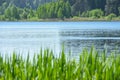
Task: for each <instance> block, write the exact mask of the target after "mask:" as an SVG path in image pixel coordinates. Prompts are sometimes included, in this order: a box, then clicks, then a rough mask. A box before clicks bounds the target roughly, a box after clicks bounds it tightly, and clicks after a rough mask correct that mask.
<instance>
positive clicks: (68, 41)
mask: <svg viewBox="0 0 120 80" xmlns="http://www.w3.org/2000/svg"><path fill="white" fill-rule="evenodd" d="M0 24H1V26H0V52H1V53H2V55H3V56H4V54H7V55H11V52H13V51H16V52H18V53H21V54H22V55H23V57H26V56H27V53H28V51H29V54H30V55H31V57H32V56H33V55H34V54H33V53H38V52H39V51H40V48H41V47H42V48H50V49H52V50H54V52H55V53H56V54H55V55H58V53H59V51H60V48H61V46H62V44H64V47H65V52H66V55H67V53H68V52H69V51H71V52H72V56H74V57H76V58H77V57H78V55H79V53H80V52H81V51H82V49H83V48H88V49H90V47H91V46H92V45H94V46H95V48H96V49H97V50H99V51H101V50H104V49H105V48H106V47H107V49H108V51H114V50H115V49H116V47H117V48H118V49H119V50H120V26H119V25H120V23H119V22H41V23H39V22H38V23H35V22H33V23H29V22H28V23H25V22H23V23H19V22H18V23H15V22H9V23H4V22H1V23H0ZM98 24H99V25H98ZM103 25H104V26H103Z"/></svg>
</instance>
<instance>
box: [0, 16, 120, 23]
mask: <svg viewBox="0 0 120 80" xmlns="http://www.w3.org/2000/svg"><path fill="white" fill-rule="evenodd" d="M82 21H90V22H91V21H120V18H119V17H116V18H113V19H112V20H108V19H106V18H96V19H95V18H86V17H85V18H84V17H74V18H65V19H58V18H54V19H23V20H0V22H82Z"/></svg>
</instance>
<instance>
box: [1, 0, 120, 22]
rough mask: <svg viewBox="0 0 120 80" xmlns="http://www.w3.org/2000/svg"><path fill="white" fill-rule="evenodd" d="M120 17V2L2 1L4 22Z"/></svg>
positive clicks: (75, 0)
mask: <svg viewBox="0 0 120 80" xmlns="http://www.w3.org/2000/svg"><path fill="white" fill-rule="evenodd" d="M111 13H114V14H115V15H116V16H120V0H1V1H0V15H3V16H4V18H5V19H4V18H1V19H3V20H24V19H27V20H30V19H31V18H34V17H37V19H51V18H52V19H53V18H54V19H57V18H58V19H64V18H72V17H73V16H78V17H90V18H91V17H92V18H101V17H102V16H103V15H104V16H108V15H109V14H111Z"/></svg>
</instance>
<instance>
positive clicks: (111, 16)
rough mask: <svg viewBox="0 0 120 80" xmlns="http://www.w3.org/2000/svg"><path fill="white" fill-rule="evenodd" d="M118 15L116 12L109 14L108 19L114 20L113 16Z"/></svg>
mask: <svg viewBox="0 0 120 80" xmlns="http://www.w3.org/2000/svg"><path fill="white" fill-rule="evenodd" d="M115 17H116V15H115V14H114V13H111V14H109V15H108V16H107V19H108V20H112V19H113V18H115Z"/></svg>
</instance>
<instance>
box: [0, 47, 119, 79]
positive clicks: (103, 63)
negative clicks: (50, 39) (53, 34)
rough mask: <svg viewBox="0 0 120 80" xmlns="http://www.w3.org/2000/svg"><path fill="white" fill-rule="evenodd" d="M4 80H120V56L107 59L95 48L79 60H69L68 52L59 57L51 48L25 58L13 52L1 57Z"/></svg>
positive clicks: (82, 55)
mask: <svg viewBox="0 0 120 80" xmlns="http://www.w3.org/2000/svg"><path fill="white" fill-rule="evenodd" d="M0 80H120V55H119V54H117V56H116V55H115V53H114V52H112V53H111V55H109V56H106V51H103V52H101V53H98V51H97V50H95V48H93V47H92V48H91V50H90V51H88V50H87V49H84V50H83V51H82V53H81V54H80V56H79V61H76V60H74V59H72V60H71V59H70V58H69V57H66V55H65V52H64V50H62V51H61V52H60V56H59V57H55V56H54V55H53V52H52V51H50V50H49V49H46V50H41V51H40V53H39V54H38V55H34V57H33V59H32V61H31V60H30V56H29V55H28V56H27V59H23V58H22V56H20V55H16V53H15V52H13V55H12V56H11V57H9V58H8V57H6V58H5V59H3V57H2V56H0Z"/></svg>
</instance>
